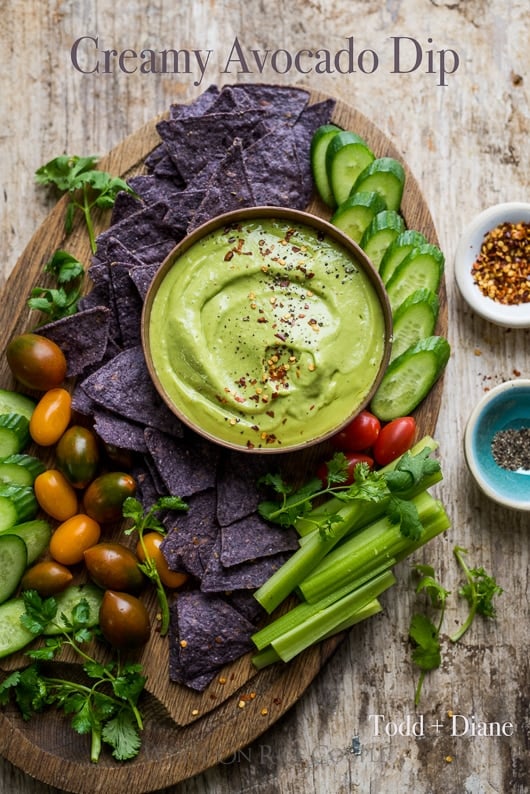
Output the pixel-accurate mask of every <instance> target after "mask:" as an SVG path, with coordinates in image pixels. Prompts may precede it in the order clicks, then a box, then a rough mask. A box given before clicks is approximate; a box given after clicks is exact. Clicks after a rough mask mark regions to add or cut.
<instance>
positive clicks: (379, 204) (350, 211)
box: [331, 193, 386, 243]
mask: <svg viewBox="0 0 530 794" xmlns="http://www.w3.org/2000/svg"><path fill="white" fill-rule="evenodd" d="M384 209H386V206H385V202H384V200H383V199H382V198H381V196H380V195H379V194H378V193H354V194H353V195H351V196H349V198H347V199H346V201H343V202H342V204H341V205H340V207H339V208H338V209H337V211H336V212H335V213H334V215H333V216H332V217H331V223H332V224H333V225H334V226H336V227H337V228H338V229H342V231H343V232H345V233H346V234H347V235H348V236H349V237H351V239H352V240H354V241H355V242H356V243H359V242H360V241H361V237H362V236H363V234H364V231H365V229H367V228H368V226H369V225H370V223H371V222H372V220H373V219H374V218H375V216H376V215H377V214H378V213H379V212H382V211H383V210H384Z"/></svg>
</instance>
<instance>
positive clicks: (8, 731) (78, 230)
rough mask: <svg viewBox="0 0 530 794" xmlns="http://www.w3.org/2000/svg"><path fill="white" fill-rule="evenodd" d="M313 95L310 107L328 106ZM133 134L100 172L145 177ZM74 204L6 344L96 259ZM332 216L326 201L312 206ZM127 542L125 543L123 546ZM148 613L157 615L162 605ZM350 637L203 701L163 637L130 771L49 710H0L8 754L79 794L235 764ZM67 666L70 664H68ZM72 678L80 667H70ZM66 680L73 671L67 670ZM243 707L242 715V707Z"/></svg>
mask: <svg viewBox="0 0 530 794" xmlns="http://www.w3.org/2000/svg"><path fill="white" fill-rule="evenodd" d="M325 98H326V97H324V96H323V95H322V94H320V93H318V92H311V101H320V100H322V99H325ZM157 121H159V118H156V119H153V120H152V121H151V122H150V123H148V124H147V125H146V126H144V127H143V128H142V129H140V130H139V131H138V132H136V133H134V134H133V135H131V136H130V137H128V138H127V139H126V140H124V141H123V143H121V144H120V145H119V146H117V147H116V148H115V149H114V150H113V151H111V152H110V153H109V154H108V155H107V156H106V157H105V158H104V159H102V160H101V163H100V167H101V168H102V169H104V170H106V171H109V172H111V173H113V174H115V175H118V174H119V175H121V176H124V177H130V176H133V175H135V174H138V173H141V172H142V171H143V162H144V160H145V158H146V156H147V155H148V154H149V153H150V152H151V151H152V150H153V149H154V148H155V146H157V144H158V143H159V137H158V134H157V132H156V128H155V125H156V122H157ZM333 121H334V122H335V123H336V124H338V125H339V126H341V127H343V128H345V129H350V130H354V131H356V132H357V133H358V134H360V135H361V136H362V137H363V138H364V139H365V140H366V141H367V142H368V144H369V145H370V147H371V148H372V150H373V151H374V153H375V154H376V156H391V157H395V158H397V159H398V160H400V161H401V162H402V163H403V165H404V167H405V171H406V177H407V179H406V185H405V191H404V196H403V202H402V213H403V216H404V219H405V222H406V225H407V228H411V229H416V230H418V231H420V232H422V233H423V234H424V235H425V236H426V238H427V239H428V240H429V241H430V242H432V243H436V244H438V240H437V236H436V230H435V228H434V224H433V221H432V218H431V215H430V212H429V208H428V207H427V205H426V202H425V200H424V198H423V196H422V194H421V191H420V189H419V186H418V183H417V182H416V180H415V178H414V176H413V175H412V174H411V173H410V171H409V169H408V168H407V165H406V163H404V162H403V159H402V157H401V156H400V153H399V151H397V150H396V148H395V147H394V145H393V144H392V143H391V141H389V140H388V138H387V137H386V136H385V135H384V134H383V133H382V132H381V131H380V130H379V129H378V128H377V127H376V126H374V124H372V123H371V122H370V121H369V120H368V119H367V118H366V117H365V116H363V115H362V114H361V113H360V112H359V111H357V110H355V109H354V108H352V107H349V106H348V105H345V104H343V103H341V102H337V105H336V108H335V112H334V116H333ZM65 201H66V199H61V201H59V202H58V204H57V206H56V207H55V208H54V209H53V211H52V212H51V213H50V214H49V216H48V217H47V219H46V221H45V222H44V224H43V225H42V226H41V227H40V228H39V229H38V230H37V232H36V233H35V234H34V235H33V237H32V239H31V240H30V242H29V244H28V246H27V248H26V250H25V251H24V253H23V254H22V256H21V257H20V260H19V262H18V263H17V265H16V267H15V270H14V271H13V273H12V275H11V277H10V278H9V280H8V283H7V285H6V287H5V289H4V290H3V294H2V295H1V296H0V329H1V333H2V339H3V342H4V345H5V344H7V342H8V340H9V339H10V338H11V337H12V336H13V335H15V334H17V333H22V332H24V331H26V330H30V329H31V328H32V325H34V318H33V317H32V316H31V314H30V312H29V310H28V309H27V306H26V300H27V297H28V294H29V292H30V290H31V288H32V287H33V286H35V285H36V284H37V282H38V283H39V284H42V268H43V265H44V263H45V262H47V261H48V260H49V259H50V258H51V256H52V254H53V253H54V251H55V250H56V249H57V248H67V249H68V250H69V251H71V252H72V253H73V254H74V255H75V256H77V257H78V258H79V259H80V260H81V261H83V262H85V263H88V262H89V261H90V250H89V245H88V241H87V235H86V232H85V229H84V227H83V226H82V224H81V222H78V223H77V225H76V226H75V228H74V230H73V232H72V234H71V235H69V237H68V239H66V238H65V234H64V225H63V224H64V210H65ZM307 209H308V210H309V211H310V212H313V213H314V214H316V215H319V216H321V217H324V218H326V219H328V218H329V210H328V208H326V207H325V206H324V205H323V204H322V203H321V202H320V201H319V200H318V199H316V198H315V199H314V200H313V201H312V202H311V204H310V205H309V207H308V208H307ZM96 220H97V228H96V232H97V233H99V232H100V231H102V230H103V229H104V228H106V226H107V225H108V222H109V215H108V213H101V214H100V215H99V216H98V217H97V219H96ZM446 332H447V305H446V295H445V285H444V284H442V287H441V290H440V316H439V320H438V328H437V333H440V334H444V335H445V334H446ZM0 386H1V387H4V388H15V383H14V381H13V379H12V377H11V375H10V372H9V370H8V367H7V363H6V360H5V356H2V357H1V359H0ZM441 391H442V382H441V381H439V382H438V384H437V385H436V386H435V388H434V389H433V390H432V391H431V393H430V394H429V396H428V398H427V399H426V400H425V401H424V403H423V404H422V405H421V406H420V407H419V408H418V409H417V411H416V413H415V416H416V420H417V423H418V436H421V435H424V434H426V433H430V434H433V433H434V430H435V426H436V420H437V417H438V412H439V408H440V401H441ZM121 539H122V540H123V535H122V538H121ZM149 606H150V608H151V609H152V610H153V611H154V610H155V608H156V604H155V601H154V597H153V599H152V600H151V603H150V605H149ZM342 639H343V635H340V636H337V637H334V638H332V639H330V640H328V641H326V642H324V643H322V644H320V645H319V646H317V647H315V648H311V649H309V650H308V651H307V652H305V653H304V654H302V655H301V656H300V657H298V658H297V659H295V660H293V661H292V662H291V663H289V664H282V665H273V666H271V667H269V668H266V669H265V670H263V671H260V672H257V671H256V670H255V669H254V668H253V666H252V664H251V661H250V654H247V656H245V657H242V658H241V659H239V660H238V661H236V662H234V663H232V664H230V665H227V667H226V669H225V670H224V671H223V672H222V674H221V675H222V678H223V679H225V682H224V683H221V682H220V676H219V677H216V678H215V679H214V680H213V682H212V683H211V684H210V685H209V686H208V687H207V689H206V690H205V691H204V692H203V693H200V694H198V693H195V692H193V691H191V690H188V689H187V688H185V687H181V686H179V685H176V684H172V683H171V682H170V681H169V676H168V662H167V656H168V652H167V641H166V640H165V639H163V638H161V637H160V636H159V635H158V634H157V633H153V636H152V638H151V640H150V642H149V645H148V646H147V647H146V648H145V650H144V651H143V652H142V654H141V656H140V661H141V663H142V665H143V667H144V669H145V672H146V674H147V676H148V683H147V687H146V689H147V693H148V694H147V696H146V701H147V702H146V703H144V705H143V711H144V713H145V728H144V732H143V735H142V750H141V753H140V755H139V757H138V758H137V759H135V760H134V761H129V762H127V763H126V764H124V763H122V764H120V763H118V762H114V761H113V760H112V759H111V758H110V757H109V756H108V755H106V754H104V755H103V757H102V758H101V760H100V762H99V764H98V765H97V766H96V765H94V764H91V763H90V761H89V753H88V740H87V738H86V737H80V736H78V735H77V734H76V733H74V732H73V731H72V729H71V728H70V725H69V724H68V721H67V720H66V719H65V718H64V717H61V716H57V715H56V714H55V713H54V712H47V713H45V714H42V715H39V716H38V717H35V718H32V720H30V721H29V722H27V723H24V722H23V720H22V719H21V718H20V715H19V713H18V710H16V708H15V707H9V708H5V709H2V710H0V753H1V754H2V755H3V756H4V757H5V758H7V759H8V760H9V761H10V762H12V763H13V764H15V765H16V766H18V767H20V768H21V769H23V770H24V771H25V772H27V773H28V774H29V775H31V776H33V777H35V778H37V779H39V780H40V781H42V782H44V783H47V784H50V785H60V786H61V788H62V789H63V790H65V791H71V792H76V793H77V794H98V792H105V794H119V793H120V792H123V791H127V792H128V794H140V793H143V792H148V791H154V790H156V789H159V788H163V787H167V786H170V785H174V784H176V783H178V782H179V781H181V780H185V779H186V778H188V777H191V776H193V775H195V774H197V773H199V772H201V771H203V770H205V769H207V768H208V767H210V766H213V765H215V764H217V763H219V762H220V761H222V760H223V759H225V758H227V757H230V756H232V755H233V754H234V753H235V752H237V751H238V750H239V749H241V748H243V747H245V746H246V745H248V744H249V743H250V742H252V741H253V740H254V739H255V738H256V737H258V736H259V735H260V734H261V733H263V732H264V731H265V730H266V729H267V728H269V727H270V726H271V725H272V724H273V723H275V722H276V720H278V719H279V717H281V715H282V714H284V713H285V711H286V710H287V709H289V708H290V707H291V706H292V705H293V704H294V703H295V702H296V701H297V700H298V699H299V698H300V696H301V695H302V694H303V692H304V691H305V690H306V689H307V687H308V686H309V685H310V684H311V682H312V681H313V679H314V678H315V676H316V675H317V674H318V672H319V671H320V669H321V668H322V666H323V664H324V663H325V661H326V660H327V659H328V658H329V657H330V655H331V654H332V653H333V651H334V650H335V648H336V647H337V646H338V644H339V643H340V642H341V640H342ZM22 659H23V656H22V655H19V656H18V657H17V658H15V659H13V658H11V659H7V660H2V662H1V663H0V671H1V670H8V669H13V668H14V667H16V666H19V665H20V664H21V663H22V662H21V660H22ZM61 664H63V663H61ZM64 664H65V665H68V668H69V670H70V672H72V669H71V668H72V666H73V664H72V663H71V662H69V661H65V662H64ZM67 672H68V671H67ZM242 704H244V707H242Z"/></svg>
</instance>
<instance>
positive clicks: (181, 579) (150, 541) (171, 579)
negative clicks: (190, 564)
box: [136, 532, 188, 589]
mask: <svg viewBox="0 0 530 794" xmlns="http://www.w3.org/2000/svg"><path fill="white" fill-rule="evenodd" d="M163 540H164V538H163V537H162V535H160V534H159V533H158V532H146V534H145V535H144V536H143V541H144V545H143V546H142V543H141V541H138V543H137V545H136V556H137V557H138V559H139V560H140V561H141V562H145V559H146V556H147V557H149V558H150V559H152V560H153V562H154V564H155V566H156V570H157V571H158V575H159V576H160V581H161V582H162V584H163V585H165V586H166V587H170V588H172V589H174V588H176V587H182V585H183V584H185V583H186V582H187V581H188V576H187V574H185V573H182V572H181V571H172V570H170V568H168V564H167V561H166V558H165V557H164V554H163V552H162V551H161V549H160V544H161V543H162V541H163ZM144 547H145V550H144ZM146 552H147V555H146Z"/></svg>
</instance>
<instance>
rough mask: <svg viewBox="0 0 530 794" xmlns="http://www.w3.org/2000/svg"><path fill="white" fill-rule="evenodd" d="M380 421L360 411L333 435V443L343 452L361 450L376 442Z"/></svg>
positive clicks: (368, 412)
mask: <svg viewBox="0 0 530 794" xmlns="http://www.w3.org/2000/svg"><path fill="white" fill-rule="evenodd" d="M380 430H381V422H380V421H379V419H378V418H377V416H374V415H373V414H371V413H370V411H361V413H360V414H358V415H357V416H356V417H355V418H354V419H352V420H351V422H350V423H349V424H348V425H346V427H345V428H344V429H343V430H341V431H340V433H337V435H336V436H334V437H333V439H332V441H333V445H334V446H335V448H336V449H340V450H342V451H343V452H361V451H362V450H364V449H366V450H367V449H370V448H371V447H372V446H373V445H374V444H375V442H376V440H377V436H378V435H379V431H380Z"/></svg>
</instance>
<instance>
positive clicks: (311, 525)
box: [295, 436, 439, 537]
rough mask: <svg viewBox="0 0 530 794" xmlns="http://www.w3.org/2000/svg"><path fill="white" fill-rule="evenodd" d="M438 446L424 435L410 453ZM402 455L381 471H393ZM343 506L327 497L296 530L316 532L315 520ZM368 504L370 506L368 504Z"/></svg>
mask: <svg viewBox="0 0 530 794" xmlns="http://www.w3.org/2000/svg"><path fill="white" fill-rule="evenodd" d="M438 446H439V445H438V442H437V441H435V440H434V439H433V438H432V437H431V436H423V438H421V439H420V440H419V441H418V442H417V443H416V444H414V446H413V447H412V448H411V449H410V454H411V455H417V454H418V453H419V452H423V450H424V449H429V450H430V451H431V453H432V452H434V451H435V450H436V449H438ZM401 457H402V456H400V457H399V458H396V460H393V461H392V462H391V463H388V464H387V465H386V466H383V467H382V468H381V469H380V471H381V472H383V473H384V472H387V471H393V470H394V469H395V468H396V466H397V464H398V463H399V461H400V459H401ZM433 484H434V483H433ZM425 487H426V488H429V487H430V486H428V485H427V486H425ZM343 506H344V502H343V501H342V500H341V499H337V497H336V496H332V497H331V498H330V499H327V500H326V501H325V502H323V503H322V504H320V505H317V507H314V508H313V510H311V512H310V513H308V514H307V515H306V516H302V518H299V519H298V521H297V522H296V524H295V529H296V531H297V532H298V534H299V535H301V536H302V537H303V536H305V535H307V534H309V533H310V532H314V530H315V521H317V522H318V520H319V519H321V518H325V517H326V516H329V515H333V513H338V511H339V510H340V509H341V507H343ZM366 506H367V507H368V505H366ZM375 517H376V516H374V518H375ZM368 520H371V519H368ZM367 523H368V522H367Z"/></svg>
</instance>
